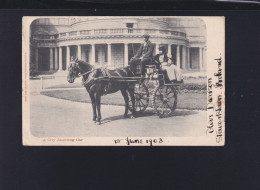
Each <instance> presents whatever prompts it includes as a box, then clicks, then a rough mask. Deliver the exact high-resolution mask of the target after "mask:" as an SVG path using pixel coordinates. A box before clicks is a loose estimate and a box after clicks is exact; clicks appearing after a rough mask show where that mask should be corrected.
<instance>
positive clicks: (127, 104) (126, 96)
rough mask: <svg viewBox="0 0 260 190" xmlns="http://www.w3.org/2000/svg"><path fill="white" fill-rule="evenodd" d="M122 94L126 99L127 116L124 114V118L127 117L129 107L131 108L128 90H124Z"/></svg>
mask: <svg viewBox="0 0 260 190" xmlns="http://www.w3.org/2000/svg"><path fill="white" fill-rule="evenodd" d="M121 93H122V95H123V97H124V100H125V114H124V117H127V113H128V107H129V98H128V94H127V92H126V89H122V90H121Z"/></svg>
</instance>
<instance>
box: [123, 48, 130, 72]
mask: <svg viewBox="0 0 260 190" xmlns="http://www.w3.org/2000/svg"><path fill="white" fill-rule="evenodd" d="M124 50H125V53H124V65H125V67H126V66H128V61H129V60H128V44H125V48H124Z"/></svg>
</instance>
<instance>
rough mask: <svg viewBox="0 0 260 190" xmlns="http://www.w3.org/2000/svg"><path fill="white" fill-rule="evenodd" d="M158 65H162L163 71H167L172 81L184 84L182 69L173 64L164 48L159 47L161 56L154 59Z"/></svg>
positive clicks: (158, 55)
mask: <svg viewBox="0 0 260 190" xmlns="http://www.w3.org/2000/svg"><path fill="white" fill-rule="evenodd" d="M154 61H155V63H156V64H159V65H161V69H162V71H166V72H167V75H168V78H169V80H170V81H175V82H182V81H183V76H182V73H181V71H180V69H179V68H178V67H177V66H176V65H174V64H172V60H171V59H170V58H169V57H168V56H167V54H166V48H165V47H164V46H161V47H159V54H157V55H156V56H155V57H154Z"/></svg>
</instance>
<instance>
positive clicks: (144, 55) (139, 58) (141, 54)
mask: <svg viewBox="0 0 260 190" xmlns="http://www.w3.org/2000/svg"><path fill="white" fill-rule="evenodd" d="M143 37H144V43H143V44H142V45H141V47H140V48H139V50H138V51H137V53H136V55H135V56H134V57H132V58H131V60H130V62H129V63H130V69H131V71H132V72H134V73H135V67H136V65H137V64H138V63H140V64H141V68H142V76H144V75H145V65H147V64H150V62H151V60H152V54H153V45H152V43H151V42H150V41H149V37H150V35H149V34H145V35H144V36H143Z"/></svg>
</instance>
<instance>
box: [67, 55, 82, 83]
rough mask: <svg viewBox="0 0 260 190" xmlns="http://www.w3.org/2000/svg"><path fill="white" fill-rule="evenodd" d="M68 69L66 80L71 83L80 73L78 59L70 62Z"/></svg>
mask: <svg viewBox="0 0 260 190" xmlns="http://www.w3.org/2000/svg"><path fill="white" fill-rule="evenodd" d="M68 71H69V74H68V76H67V80H68V82H69V83H73V82H74V81H75V78H78V77H79V73H80V68H79V63H78V59H76V60H75V62H72V63H70V66H69V68H68Z"/></svg>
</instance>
